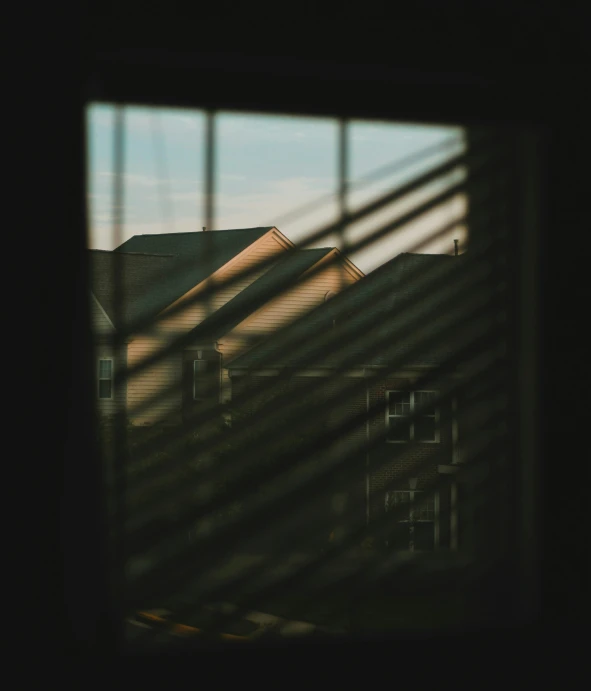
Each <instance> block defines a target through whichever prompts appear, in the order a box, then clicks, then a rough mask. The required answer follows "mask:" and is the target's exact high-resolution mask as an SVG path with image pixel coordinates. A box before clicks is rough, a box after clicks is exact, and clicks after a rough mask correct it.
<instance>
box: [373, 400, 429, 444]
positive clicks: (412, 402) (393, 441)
mask: <svg viewBox="0 0 591 691" xmlns="http://www.w3.org/2000/svg"><path fill="white" fill-rule="evenodd" d="M391 393H397V394H408V395H409V399H410V412H409V415H408V416H406V415H396V414H394V413H391V412H390V410H391V409H390V394H391ZM418 393H419V394H420V393H430V394H434V395H435V396H437V395H438V393H439V392H438V391H435V390H429V389H417V390H416V391H403V390H401V389H386V411H385V413H386V430H389V429H390V424H391V423H390V420H391V419H392V418H394V419H399V418H405V417H412V415H414V412H415V410H416V405H415V394H418ZM434 409H435V412H434V414H433V415H426V414H425V415H422V416H421V417H428V418H434V421H435V439H416V438H415V423H414V422H411V423H409V425H410V434H409V439H408V440H402V439H398V440H397V439H386V442H387V443H388V444H409V443H416V444H439V443H441V424H440V414H439V406H437V405H436V406H434Z"/></svg>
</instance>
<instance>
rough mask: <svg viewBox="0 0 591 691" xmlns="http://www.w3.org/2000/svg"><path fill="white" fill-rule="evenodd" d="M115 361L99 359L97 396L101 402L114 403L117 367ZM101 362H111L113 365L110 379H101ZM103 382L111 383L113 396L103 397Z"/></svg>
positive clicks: (109, 358)
mask: <svg viewBox="0 0 591 691" xmlns="http://www.w3.org/2000/svg"><path fill="white" fill-rule="evenodd" d="M114 361H115V359H114V358H113V357H99V358H97V375H96V380H97V387H96V396H97V398H98V400H99V401H112V400H113V398H114V397H115V367H114ZM101 362H110V363H111V372H110V374H111V376H110V377H101ZM102 381H108V382H111V395H110V396H101V382H102Z"/></svg>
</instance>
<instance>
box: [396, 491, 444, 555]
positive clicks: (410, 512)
mask: <svg viewBox="0 0 591 691" xmlns="http://www.w3.org/2000/svg"><path fill="white" fill-rule="evenodd" d="M385 508H386V511H396V512H397V516H396V522H395V525H393V526H392V531H391V533H390V535H389V537H388V539H387V540H386V544H387V545H389V546H390V547H394V548H396V549H403V550H407V549H408V550H410V551H411V552H416V551H430V550H433V549H434V547H435V544H436V540H437V538H436V537H435V523H436V514H437V509H436V498H435V495H432V494H428V493H426V492H423V491H421V490H411V491H395V492H386V506H385Z"/></svg>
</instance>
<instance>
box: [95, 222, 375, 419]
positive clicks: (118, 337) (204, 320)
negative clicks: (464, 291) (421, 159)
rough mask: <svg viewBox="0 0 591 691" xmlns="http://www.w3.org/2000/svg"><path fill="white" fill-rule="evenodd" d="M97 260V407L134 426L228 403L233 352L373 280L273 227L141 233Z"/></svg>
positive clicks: (330, 252) (331, 252) (335, 254)
mask: <svg viewBox="0 0 591 691" xmlns="http://www.w3.org/2000/svg"><path fill="white" fill-rule="evenodd" d="M89 261H90V269H91V271H90V275H91V303H92V318H93V334H94V340H95V354H96V360H97V362H96V377H97V382H96V384H97V385H96V395H97V399H98V410H99V412H100V413H101V414H103V415H112V414H114V413H116V412H117V411H120V410H125V413H126V415H127V417H128V419H129V421H130V422H131V423H132V424H134V425H146V424H148V425H152V424H156V423H167V424H173V425H174V424H178V423H180V422H181V421H182V420H183V419H185V420H186V419H189V418H190V417H191V414H192V413H193V412H194V411H195V410H198V409H199V408H200V407H201V406H203V405H211V404H212V403H213V404H217V403H224V402H225V401H228V400H229V398H230V396H231V387H230V379H229V377H228V370H227V362H229V360H230V359H234V358H236V357H237V356H239V355H240V354H241V353H242V352H243V351H244V350H245V349H246V348H250V347H252V345H253V344H254V343H257V342H259V341H261V340H262V339H264V338H266V337H267V336H268V334H270V333H272V332H273V331H274V330H276V329H278V328H280V327H282V326H285V325H288V324H289V323H290V322H291V321H293V320H294V319H295V318H297V317H299V316H300V315H302V314H304V313H306V312H308V311H310V310H311V309H313V308H314V307H316V306H317V305H319V304H321V303H322V302H323V301H325V300H326V299H327V296H330V295H333V294H336V293H338V292H339V291H340V290H341V289H343V288H345V287H347V286H348V285H351V284H352V283H355V282H356V281H358V280H359V279H360V278H361V277H362V276H363V273H362V272H361V271H360V270H359V269H358V268H357V267H356V266H354V264H353V263H352V262H350V261H349V260H348V259H347V258H346V257H344V256H343V255H341V254H340V252H339V251H338V250H337V249H336V248H319V249H306V250H300V249H297V248H296V247H295V245H294V244H293V243H292V242H291V241H290V240H289V239H288V238H287V237H286V236H285V235H283V233H281V231H280V230H278V229H277V228H275V227H260V228H246V229H233V230H212V231H200V232H192V233H168V234H154V235H139V236H134V237H132V238H130V239H129V240H127V241H126V242H124V243H123V244H122V245H120V246H119V247H118V248H116V249H115V250H114V251H101V250H89ZM118 375H119V376H118ZM122 375H123V376H122Z"/></svg>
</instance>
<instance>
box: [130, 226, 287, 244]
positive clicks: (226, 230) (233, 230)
mask: <svg viewBox="0 0 591 691" xmlns="http://www.w3.org/2000/svg"><path fill="white" fill-rule="evenodd" d="M275 227H276V226H252V227H251V228H220V229H218V230H206V231H203V230H185V231H183V232H180V233H140V234H138V235H132V236H131V238H147V237H160V236H163V235H166V236H168V235H195V234H196V233H199V234H201V233H203V232H206V233H236V232H243V231H245V230H264V229H267V230H271V228H275ZM131 238H128V240H131ZM125 242H127V240H126V241H125ZM125 242H124V243H122V244H125Z"/></svg>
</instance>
